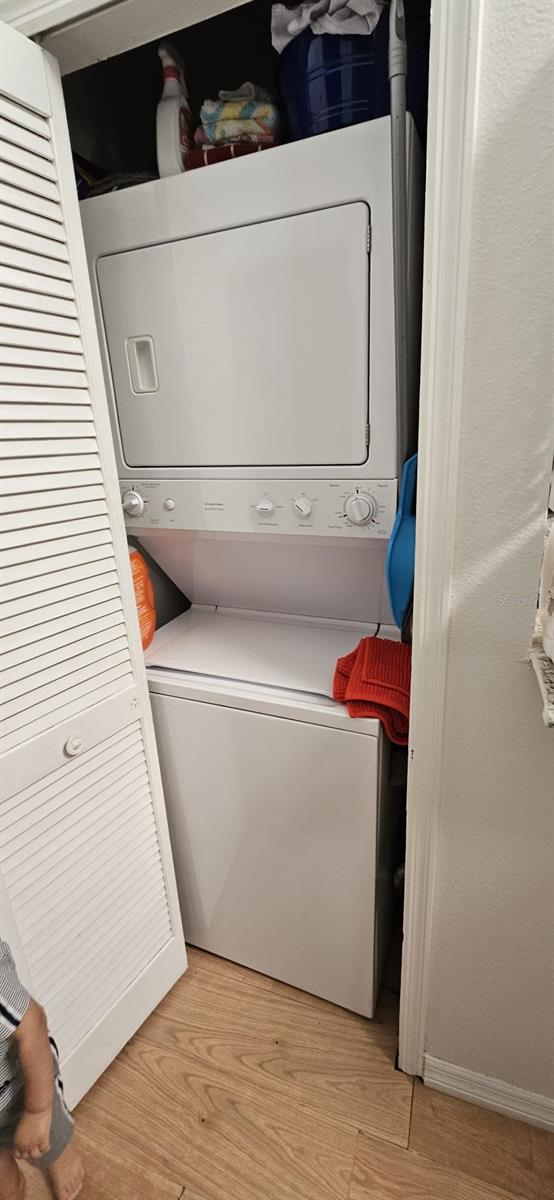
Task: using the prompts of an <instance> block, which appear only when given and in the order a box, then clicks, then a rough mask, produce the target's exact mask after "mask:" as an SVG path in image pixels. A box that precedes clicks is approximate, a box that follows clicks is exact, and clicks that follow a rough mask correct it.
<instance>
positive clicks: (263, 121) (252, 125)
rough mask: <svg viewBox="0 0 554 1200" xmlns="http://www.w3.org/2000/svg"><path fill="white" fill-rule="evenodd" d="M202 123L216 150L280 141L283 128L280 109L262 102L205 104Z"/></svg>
mask: <svg viewBox="0 0 554 1200" xmlns="http://www.w3.org/2000/svg"><path fill="white" fill-rule="evenodd" d="M200 121H201V123H202V127H203V129H204V133H205V134H206V137H207V141H208V142H209V143H210V145H212V146H218V145H221V143H222V142H252V141H257V140H259V139H262V138H267V137H276V136H277V135H278V133H279V128H280V117H279V110H278V108H277V107H276V106H275V104H271V103H269V102H268V101H260V100H229V101H222V100H205V101H204V103H203V105H202V108H201V109H200Z"/></svg>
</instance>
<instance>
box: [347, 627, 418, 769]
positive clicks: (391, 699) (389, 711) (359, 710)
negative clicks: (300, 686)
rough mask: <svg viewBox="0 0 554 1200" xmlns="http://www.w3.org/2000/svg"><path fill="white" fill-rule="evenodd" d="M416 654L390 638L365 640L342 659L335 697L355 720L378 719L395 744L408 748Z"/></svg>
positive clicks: (369, 638)
mask: <svg viewBox="0 0 554 1200" xmlns="http://www.w3.org/2000/svg"><path fill="white" fill-rule="evenodd" d="M411 664H412V651H411V647H410V646H406V645H404V643H403V642H393V641H390V640H389V639H388V638H378V637H367V638H362V640H361V642H360V643H359V644H358V646H357V647H356V649H355V650H353V651H352V652H351V653H350V654H346V655H345V656H344V658H339V659H338V662H337V665H336V669H335V677H334V680H333V696H334V698H335V700H341V701H342V702H343V703H344V704H346V707H347V709H348V713H349V715H350V716H351V717H376V718H377V719H378V720H379V721H381V724H382V725H383V727H384V729H385V730H386V733H387V734H388V736H389V738H390V740H391V742H395V743H396V744H397V745H399V746H406V745H407V744H408V729H409V723H408V722H409V716H410V678H411Z"/></svg>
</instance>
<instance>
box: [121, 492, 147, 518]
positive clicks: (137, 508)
mask: <svg viewBox="0 0 554 1200" xmlns="http://www.w3.org/2000/svg"><path fill="white" fill-rule="evenodd" d="M123 511H124V512H126V513H127V516H128V517H142V514H143V512H144V500H143V498H142V496H141V494H140V492H125V495H124V497H123Z"/></svg>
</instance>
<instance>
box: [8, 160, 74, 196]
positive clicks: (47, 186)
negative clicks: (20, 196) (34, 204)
mask: <svg viewBox="0 0 554 1200" xmlns="http://www.w3.org/2000/svg"><path fill="white" fill-rule="evenodd" d="M0 179H1V183H2V187H3V186H4V184H9V185H10V186H11V187H14V188H18V189H21V191H23V192H29V194H30V195H31V196H42V197H43V198H44V199H45V200H50V201H53V202H54V203H56V204H59V202H60V193H59V190H58V186H57V184H56V183H53V182H52V180H51V179H41V177H40V176H39V175H34V174H32V173H31V172H30V171H24V170H22V169H21V167H17V166H15V165H14V164H13V163H9V162H3V163H2V168H1V171H0Z"/></svg>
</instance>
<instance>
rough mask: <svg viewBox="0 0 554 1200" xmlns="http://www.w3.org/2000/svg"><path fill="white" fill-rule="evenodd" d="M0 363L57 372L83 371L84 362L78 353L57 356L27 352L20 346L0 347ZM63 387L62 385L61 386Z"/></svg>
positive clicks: (44, 352)
mask: <svg viewBox="0 0 554 1200" xmlns="http://www.w3.org/2000/svg"><path fill="white" fill-rule="evenodd" d="M0 363H2V364H4V363H6V364H8V365H10V366H17V368H18V369H19V368H21V369H22V370H23V369H25V368H27V367H44V368H46V369H53V370H57V371H84V370H85V360H84V358H83V356H82V354H80V353H77V354H75V353H73V352H72V353H71V354H59V353H58V352H57V351H51V350H29V349H27V348H24V347H20V346H8V345H5V344H3V345H2V346H0ZM61 386H62V387H63V383H62V385H61Z"/></svg>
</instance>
